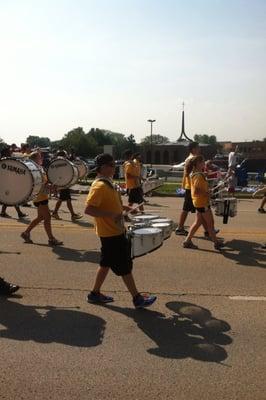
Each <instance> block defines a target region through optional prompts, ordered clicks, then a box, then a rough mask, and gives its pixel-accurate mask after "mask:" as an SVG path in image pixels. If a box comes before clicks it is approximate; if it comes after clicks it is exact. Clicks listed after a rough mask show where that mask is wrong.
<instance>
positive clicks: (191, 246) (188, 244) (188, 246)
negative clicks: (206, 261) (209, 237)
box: [183, 240, 198, 250]
mask: <svg viewBox="0 0 266 400" xmlns="http://www.w3.org/2000/svg"><path fill="white" fill-rule="evenodd" d="M183 247H184V248H185V249H195V250H197V249H198V246H196V245H195V244H194V243H192V241H191V240H189V241H188V242H187V241H185V242H183Z"/></svg>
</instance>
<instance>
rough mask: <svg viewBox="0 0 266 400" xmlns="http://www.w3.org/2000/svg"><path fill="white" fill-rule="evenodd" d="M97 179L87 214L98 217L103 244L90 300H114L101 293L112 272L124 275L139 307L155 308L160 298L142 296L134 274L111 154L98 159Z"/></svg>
mask: <svg viewBox="0 0 266 400" xmlns="http://www.w3.org/2000/svg"><path fill="white" fill-rule="evenodd" d="M95 165H96V171H97V177H96V179H95V180H94V182H93V183H92V185H91V188H90V191H89V194H88V197H87V201H86V208H85V214H87V215H90V216H92V217H94V218H95V228H96V234H97V236H99V238H100V241H101V259H100V266H99V269H98V271H97V274H96V279H95V282H94V286H93V289H92V291H91V292H90V293H89V294H88V297H87V300H88V302H91V303H100V304H101V303H109V302H112V301H114V299H113V298H112V297H110V296H106V295H104V294H103V293H101V287H102V285H103V283H104V281H105V278H106V276H107V274H108V272H109V269H110V268H111V270H112V271H113V272H114V273H115V274H116V275H117V276H121V277H122V279H123V281H124V283H125V285H126V287H127V289H128V290H129V292H130V294H131V295H132V299H133V304H134V306H135V307H136V308H142V307H148V306H150V305H152V304H153V303H154V302H155V300H156V297H155V296H145V295H142V294H140V293H139V291H138V290H137V288H136V284H135V281H134V277H133V275H132V268H133V263H132V259H131V251H130V245H129V242H128V239H127V237H126V230H125V226H124V220H123V210H126V211H130V209H131V208H130V207H128V206H123V204H122V200H121V197H120V193H119V191H118V190H116V186H115V185H114V183H113V181H112V178H113V175H114V173H115V162H114V159H113V157H112V156H111V155H110V154H100V155H98V156H97V157H96V159H95Z"/></svg>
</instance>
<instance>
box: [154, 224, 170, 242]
mask: <svg viewBox="0 0 266 400" xmlns="http://www.w3.org/2000/svg"><path fill="white" fill-rule="evenodd" d="M151 226H152V227H153V228H158V229H161V230H162V232H163V240H165V239H168V238H169V237H170V236H171V233H172V232H173V228H172V225H171V223H169V222H157V223H154V222H153V221H152V223H151Z"/></svg>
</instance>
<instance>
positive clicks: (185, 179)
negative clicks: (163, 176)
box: [182, 154, 194, 190]
mask: <svg viewBox="0 0 266 400" xmlns="http://www.w3.org/2000/svg"><path fill="white" fill-rule="evenodd" d="M192 157H194V156H193V154H190V155H189V156H188V157H187V158H186V159H185V168H184V175H183V179H182V188H183V189H187V190H191V182H190V176H186V175H185V172H186V166H187V163H188V161H189V160H190V159H191V158H192Z"/></svg>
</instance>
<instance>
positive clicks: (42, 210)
mask: <svg viewBox="0 0 266 400" xmlns="http://www.w3.org/2000/svg"><path fill="white" fill-rule="evenodd" d="M29 159H30V160H32V161H34V162H35V163H36V164H38V165H40V166H41V165H42V157H41V154H40V153H39V152H38V151H35V152H33V153H32V154H31V155H30V156H29ZM33 204H34V205H35V207H37V213H38V214H37V217H36V218H35V219H34V220H32V221H31V223H30V224H29V225H28V227H27V229H26V230H25V231H24V232H22V234H21V235H20V236H21V237H22V239H24V241H25V242H26V243H33V241H32V240H31V237H30V233H31V231H32V229H34V228H35V227H36V226H37V225H38V224H39V223H40V222H42V221H43V224H44V229H45V232H46V234H47V236H48V244H49V246H58V245H62V244H63V242H61V241H59V240H57V239H56V238H55V237H54V235H53V233H52V227H51V215H50V210H49V207H48V191H47V183H45V184H44V185H43V187H42V189H41V191H40V193H39V194H38V195H37V197H36V198H35V199H34V201H33Z"/></svg>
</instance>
